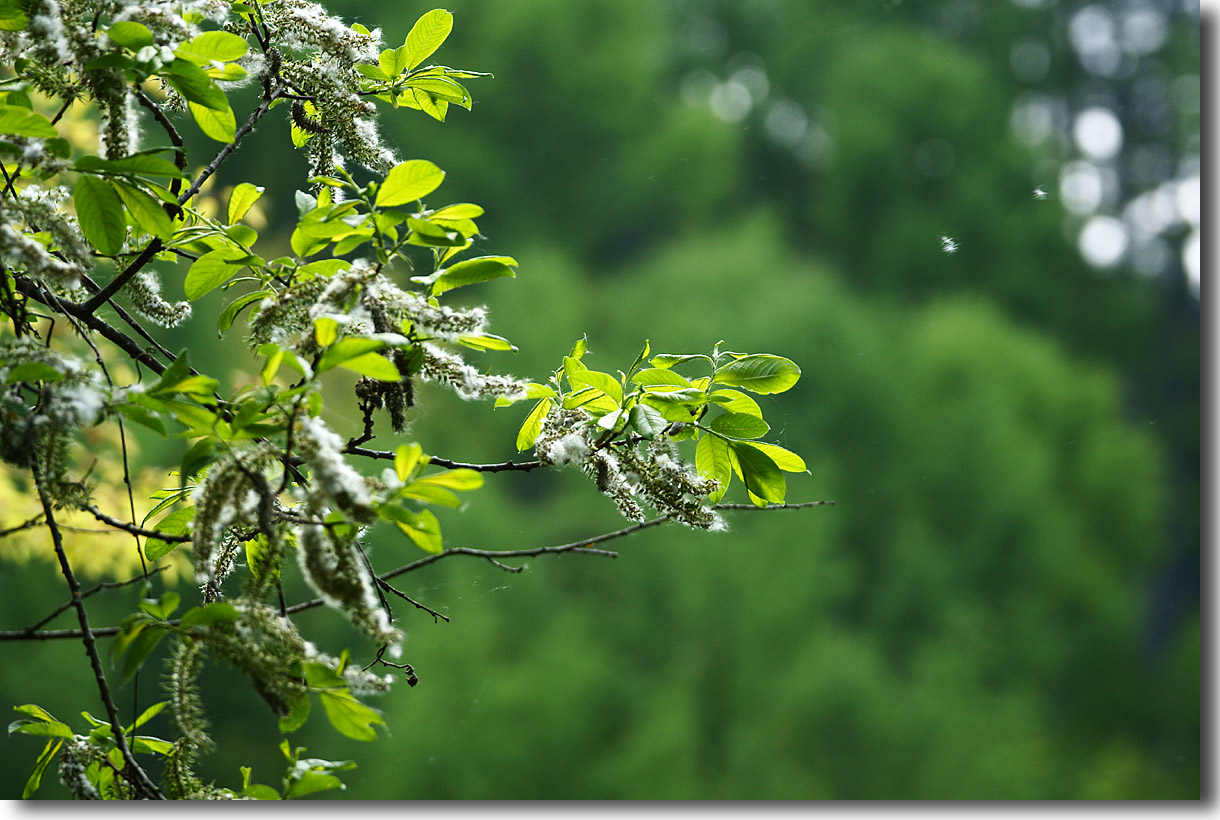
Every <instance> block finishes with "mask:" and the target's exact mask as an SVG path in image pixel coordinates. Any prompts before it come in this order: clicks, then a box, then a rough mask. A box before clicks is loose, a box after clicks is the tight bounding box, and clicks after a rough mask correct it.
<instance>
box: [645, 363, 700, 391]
mask: <svg viewBox="0 0 1220 820" xmlns="http://www.w3.org/2000/svg"><path fill="white" fill-rule="evenodd" d="M631 381H633V382H635V383H636V384H638V385H640V386H641V387H652V386H655V385H664V386H673V387H690V386H691V383H690V380H689V379H686V378H684V377H683V376H682V375H681V374H678V373H675V372H674V371H672V370H670V369H668V368H665V367H650V368H647V369H645V370H641V371H640V372H638V373H636V374H635V375H634V376H632V377H631Z"/></svg>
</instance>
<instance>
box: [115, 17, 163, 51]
mask: <svg viewBox="0 0 1220 820" xmlns="http://www.w3.org/2000/svg"><path fill="white" fill-rule="evenodd" d="M106 36H107V37H109V38H110V40H111V42H113V43H117V44H118V45H120V46H123V47H124V48H128V49H131V50H132V51H139V50H140V49H142V48H144V46H151V45H152V44H153V33H152V30H151V29H149V27H148V26H146V25H144V24H143V23H136V22H133V21H131V20H124V21H123V22H121V23H115V24H114V25H112V26H111V27H110V28H108V29H106Z"/></svg>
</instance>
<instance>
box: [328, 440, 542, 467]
mask: <svg viewBox="0 0 1220 820" xmlns="http://www.w3.org/2000/svg"><path fill="white" fill-rule="evenodd" d="M343 452H345V453H350V454H351V455H354V456H364V457H365V458H374V459H382V460H385V461H393V460H394V451H393V450H369V449H368V448H365V447H358V446H356V445H355V444H353V443H351V442H349V443H348V445H347V446H346V447H344V448H343ZM428 463H429V464H435V465H436V466H438V467H448V468H449V469H450V470H457V469H463V470H475V471H477V472H480V473H499V472H503V471H505V470H519V471H521V472H529V471H530V470H537V469H538V468H539V467H544V466H546V465H544V464H543V463H542V462H541V461H502V462H500V463H498V464H468V463H466V462H464V461H450V460H449V459H447V458H440V457H438V456H429V457H428Z"/></svg>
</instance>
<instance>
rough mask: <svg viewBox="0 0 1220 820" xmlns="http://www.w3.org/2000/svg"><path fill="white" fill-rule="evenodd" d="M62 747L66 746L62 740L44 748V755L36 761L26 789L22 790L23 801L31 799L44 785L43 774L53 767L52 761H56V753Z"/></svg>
mask: <svg viewBox="0 0 1220 820" xmlns="http://www.w3.org/2000/svg"><path fill="white" fill-rule="evenodd" d="M62 745H64V742H63V740H62V739H61V740H48V741H47V745H46V746H44V747H43V749H42V753H41V754H39V755H38V759H37V760H36V761H34V771H32V772H30V776H29V778H28V779H27V780H26V781H25V788H24V789H22V790H21V799H22V800H28V799H30V797H31V796H33V794H34V792H36V791H38V787H39V786H40V785H41V784H42V775H43V772H45V771H46V770H47V766H49V765H51V760H52V759H54V757H55V755H56V753H57V752H59V747H60V746H62Z"/></svg>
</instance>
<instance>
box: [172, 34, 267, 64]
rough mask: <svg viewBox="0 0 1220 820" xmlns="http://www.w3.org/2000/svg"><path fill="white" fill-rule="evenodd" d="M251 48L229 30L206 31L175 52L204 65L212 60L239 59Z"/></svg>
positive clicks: (223, 61)
mask: <svg viewBox="0 0 1220 820" xmlns="http://www.w3.org/2000/svg"><path fill="white" fill-rule="evenodd" d="M249 49H250V46H249V44H248V43H247V42H246V41H245V40H244V39H242V38H241V37H238V36H237V35H236V34H231V33H230V32H227V31H205V32H204V33H203V34H200V35H197V36H195V37H192V38H191V39H189V40H187V41H186V42H185V43H183V44H182V45H180V46H178V48H176V49H174V54H176V55H177V56H179V57H181V58H182V59H184V60H190V61H191V62H192V63H195V64H196V65H200V66H204V65H207V64H208V63H211V62H212V61H216V62H218V63H227V62H229V61H230V60H239V59H241V58H242V57H244V56H246V52H247V51H248V50H249Z"/></svg>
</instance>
